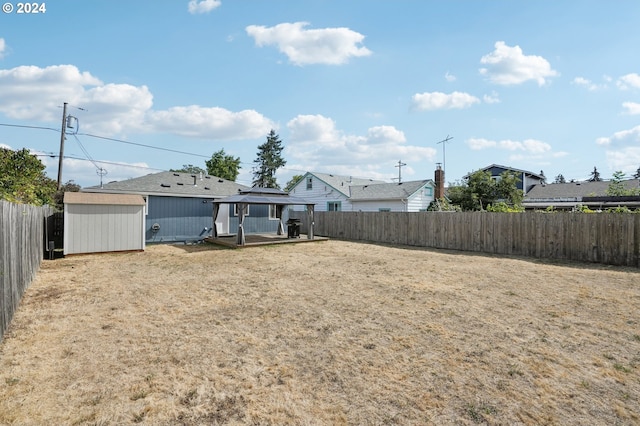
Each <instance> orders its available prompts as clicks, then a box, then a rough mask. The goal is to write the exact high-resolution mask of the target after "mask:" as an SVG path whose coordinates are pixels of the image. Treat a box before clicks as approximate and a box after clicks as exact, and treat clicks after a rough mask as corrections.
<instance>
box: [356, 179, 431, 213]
mask: <svg viewBox="0 0 640 426" xmlns="http://www.w3.org/2000/svg"><path fill="white" fill-rule="evenodd" d="M434 189H435V184H434V182H433V181H432V180H431V179H425V180H415V181H409V182H401V183H377V184H372V185H357V186H351V187H350V191H351V196H350V197H349V199H350V200H351V206H352V210H353V211H362V212H372V211H375V212H378V211H389V212H391V211H393V212H419V211H426V210H427V208H428V207H429V204H431V202H432V201H433V200H434Z"/></svg>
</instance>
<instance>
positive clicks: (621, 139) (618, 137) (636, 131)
mask: <svg viewBox="0 0 640 426" xmlns="http://www.w3.org/2000/svg"><path fill="white" fill-rule="evenodd" d="M596 144H597V145H605V146H608V145H613V144H616V145H627V144H633V145H638V144H640V126H636V127H633V128H631V129H628V130H621V131H619V132H616V133H614V134H613V135H611V136H609V137H601V138H598V139H596Z"/></svg>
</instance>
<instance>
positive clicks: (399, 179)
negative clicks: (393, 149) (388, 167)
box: [396, 160, 406, 183]
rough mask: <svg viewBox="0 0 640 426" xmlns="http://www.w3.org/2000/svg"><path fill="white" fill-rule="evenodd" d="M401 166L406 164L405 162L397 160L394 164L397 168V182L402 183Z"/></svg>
mask: <svg viewBox="0 0 640 426" xmlns="http://www.w3.org/2000/svg"><path fill="white" fill-rule="evenodd" d="M402 166H406V164H405V163H403V162H402V161H400V160H398V164H396V167H397V168H398V183H402Z"/></svg>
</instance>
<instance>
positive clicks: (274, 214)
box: [269, 204, 280, 220]
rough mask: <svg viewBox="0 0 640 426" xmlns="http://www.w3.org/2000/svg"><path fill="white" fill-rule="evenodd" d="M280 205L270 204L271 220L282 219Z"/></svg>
mask: <svg viewBox="0 0 640 426" xmlns="http://www.w3.org/2000/svg"><path fill="white" fill-rule="evenodd" d="M278 213H279V212H278V205H277V204H269V220H277V219H280V216H279V215H278Z"/></svg>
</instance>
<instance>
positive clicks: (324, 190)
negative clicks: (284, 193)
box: [289, 172, 385, 212]
mask: <svg viewBox="0 0 640 426" xmlns="http://www.w3.org/2000/svg"><path fill="white" fill-rule="evenodd" d="M376 183H385V182H384V181H381V180H373V179H359V178H354V177H351V176H339V175H333V174H326V173H312V172H307V173H306V174H305V175H304V176H303V178H302V179H300V181H299V182H298V183H297V184H296V185H295V186H294V187H293V188H292V189H291V190H290V191H289V194H292V195H295V196H296V197H300V198H304V199H305V200H309V201H311V202H313V203H314V204H315V211H317V212H325V211H351V210H352V207H351V200H350V198H349V197H350V192H349V188H350V187H351V186H352V185H371V184H376ZM292 209H293V210H298V211H300V210H303V209H304V206H292Z"/></svg>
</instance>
